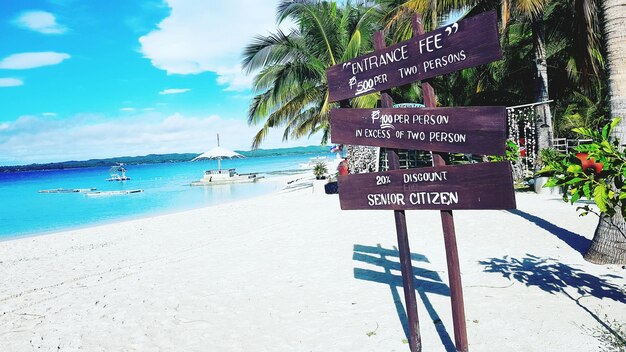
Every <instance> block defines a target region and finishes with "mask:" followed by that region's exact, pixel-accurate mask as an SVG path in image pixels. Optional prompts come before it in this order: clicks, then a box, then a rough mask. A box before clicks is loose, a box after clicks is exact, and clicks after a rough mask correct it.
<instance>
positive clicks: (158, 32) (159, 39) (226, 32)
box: [139, 0, 278, 90]
mask: <svg viewBox="0 0 626 352" xmlns="http://www.w3.org/2000/svg"><path fill="white" fill-rule="evenodd" d="M277 3H278V1H277V0H270V1H267V0H266V1H258V0H236V1H235V0H232V1H215V2H211V4H210V6H209V5H208V4H207V2H206V0H167V4H168V6H169V7H170V9H171V13H170V15H169V16H168V17H167V18H165V19H164V20H163V21H162V22H161V23H159V24H158V29H155V30H153V31H152V32H150V33H148V34H147V35H145V36H143V37H141V38H139V42H140V43H141V52H142V53H143V55H144V57H146V58H148V59H150V60H151V61H152V64H153V65H154V66H155V67H157V68H159V69H162V70H165V71H167V73H168V74H198V73H202V72H207V71H210V72H215V73H216V74H217V75H218V83H220V84H222V85H226V86H227V89H230V90H243V89H246V88H249V87H250V83H251V77H246V76H245V74H244V73H243V72H242V71H241V68H240V65H239V63H240V62H241V54H242V51H243V48H244V47H245V46H246V45H247V44H248V43H249V42H250V41H251V40H252V38H253V37H254V36H256V35H265V34H267V33H268V32H270V31H274V30H275V28H276V22H275V16H276V13H275V11H276V5H277Z"/></svg>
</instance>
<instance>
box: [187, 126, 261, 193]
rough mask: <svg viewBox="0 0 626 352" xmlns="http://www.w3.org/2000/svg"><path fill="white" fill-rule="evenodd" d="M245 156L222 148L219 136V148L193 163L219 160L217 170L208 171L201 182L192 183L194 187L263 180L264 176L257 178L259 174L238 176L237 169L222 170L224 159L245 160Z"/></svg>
mask: <svg viewBox="0 0 626 352" xmlns="http://www.w3.org/2000/svg"><path fill="white" fill-rule="evenodd" d="M243 157H244V156H243V155H241V154H239V153H236V152H234V151H232V150H229V149H226V148H222V147H220V135H219V134H218V135H217V147H215V148H213V149H211V150H209V151H208V152H205V153H202V154H200V155H198V156H197V157H195V158H193V159H192V160H191V161H198V160H203V159H209V160H214V159H217V170H206V171H205V172H204V176H203V177H202V179H200V180H199V181H194V182H192V183H191V185H192V186H210V185H217V184H219V185H223V184H230V183H243V182H256V181H257V180H258V179H260V178H263V176H257V174H254V173H250V174H238V173H237V172H236V171H235V169H224V170H222V168H221V166H222V165H221V162H222V159H223V158H226V159H232V158H243Z"/></svg>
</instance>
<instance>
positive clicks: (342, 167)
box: [337, 158, 349, 176]
mask: <svg viewBox="0 0 626 352" xmlns="http://www.w3.org/2000/svg"><path fill="white" fill-rule="evenodd" d="M337 171H338V172H339V176H345V175H347V174H348V171H349V170H348V158H343V160H342V161H341V162H339V166H337Z"/></svg>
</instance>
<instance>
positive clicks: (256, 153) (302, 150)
mask: <svg viewBox="0 0 626 352" xmlns="http://www.w3.org/2000/svg"><path fill="white" fill-rule="evenodd" d="M236 152H237V153H240V154H241V155H243V156H245V157H248V158H254V157H262V156H279V155H294V154H320V153H328V152H329V147H322V146H309V147H293V148H279V149H257V150H249V151H243V150H241V151H240V150H237V151H236ZM198 155H200V153H182V154H150V155H143V156H122V157H117V158H107V159H89V160H82V161H63V162H59V163H46V164H30V165H15V166H0V172H18V171H38V170H61V169H76V168H83V167H107V166H112V165H115V164H116V163H123V164H126V165H138V164H161V163H178V162H183V161H189V160H191V159H193V158H195V157H197V156H198Z"/></svg>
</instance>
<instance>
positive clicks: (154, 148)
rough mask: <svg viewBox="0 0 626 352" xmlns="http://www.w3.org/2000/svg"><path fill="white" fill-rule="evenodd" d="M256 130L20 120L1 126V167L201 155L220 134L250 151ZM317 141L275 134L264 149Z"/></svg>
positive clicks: (132, 121) (170, 120)
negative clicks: (120, 158) (69, 161)
mask: <svg viewBox="0 0 626 352" xmlns="http://www.w3.org/2000/svg"><path fill="white" fill-rule="evenodd" d="M258 129H259V127H258V126H248V125H247V124H246V122H245V121H241V120H233V119H225V118H222V117H220V116H217V115H210V116H199V117H195V116H184V115H182V114H173V115H170V116H163V115H161V114H159V113H154V112H152V113H143V114H133V115H132V116H129V115H127V114H122V115H121V116H118V117H111V116H102V115H85V114H83V115H77V116H74V117H72V118H70V119H66V120H62V119H50V118H44V117H42V116H21V117H19V118H18V119H17V120H15V121H11V122H5V123H2V124H0V165H3V164H7V163H11V164H28V163H42V162H53V161H65V160H86V159H91V158H107V157H116V156H124V155H131V156H132V155H146V154H151V153H155V154H161V153H201V152H204V151H206V150H208V149H210V148H212V147H214V146H215V143H216V140H215V136H216V134H217V133H219V134H220V141H221V144H222V145H223V146H225V147H228V148H230V149H235V150H248V149H250V144H251V141H252V137H253V136H254V134H255V133H256V132H257V131H258ZM319 141H320V139H319V137H318V136H316V137H315V138H312V139H311V140H306V139H303V140H300V141H295V142H293V141H292V142H289V144H285V143H283V142H282V131H272V132H271V133H270V135H269V137H268V138H267V140H266V142H265V143H264V144H263V146H262V147H263V148H284V147H288V146H297V145H315V144H318V143H319Z"/></svg>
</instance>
